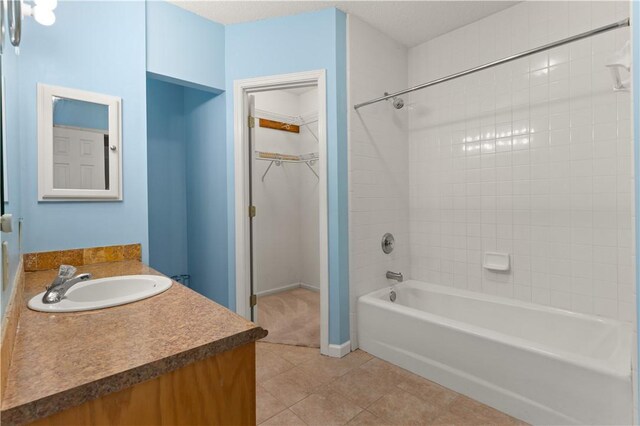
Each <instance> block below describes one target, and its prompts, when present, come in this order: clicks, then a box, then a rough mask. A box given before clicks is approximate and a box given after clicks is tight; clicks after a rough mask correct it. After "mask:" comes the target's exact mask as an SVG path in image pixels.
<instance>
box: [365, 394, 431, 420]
mask: <svg viewBox="0 0 640 426" xmlns="http://www.w3.org/2000/svg"><path fill="white" fill-rule="evenodd" d="M367 409H368V410H369V411H371V412H372V413H373V414H375V415H376V416H378V417H381V418H383V419H384V420H385V421H388V422H389V423H390V424H397V425H428V424H429V422H430V421H431V420H433V419H435V418H436V417H438V415H439V414H440V412H438V411H435V410H434V407H432V406H429V405H427V404H425V403H424V402H423V401H422V400H421V399H419V398H418V397H416V396H413V395H411V394H410V393H408V392H405V391H403V390H402V389H397V390H395V391H394V392H392V393H390V394H387V395H385V396H383V397H382V398H380V399H379V400H377V401H376V402H374V403H373V404H371V405H370V406H369V407H368V408H367Z"/></svg>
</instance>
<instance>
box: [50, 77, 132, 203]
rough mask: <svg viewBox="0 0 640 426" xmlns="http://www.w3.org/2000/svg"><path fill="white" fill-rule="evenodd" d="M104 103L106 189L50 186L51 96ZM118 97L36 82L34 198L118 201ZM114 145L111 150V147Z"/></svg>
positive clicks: (119, 120) (120, 138)
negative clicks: (105, 121) (35, 189)
mask: <svg viewBox="0 0 640 426" xmlns="http://www.w3.org/2000/svg"><path fill="white" fill-rule="evenodd" d="M54 96H55V97H60V98H67V99H76V100H79V101H86V102H93V103H96V104H102V105H107V106H108V108H109V145H110V147H111V149H109V150H108V152H109V182H110V185H109V186H110V188H109V189H56V188H54V187H53V102H52V99H53V97H54ZM121 104H122V100H121V98H119V97H116V96H109V95H103V94H100V93H93V92H85V91H83V90H77V89H70V88H67V87H57V86H49V85H46V84H40V83H38V201H84V200H87V201H89V200H91V201H119V200H122V143H121V142H122V119H121V110H122V108H121ZM114 147H115V149H114Z"/></svg>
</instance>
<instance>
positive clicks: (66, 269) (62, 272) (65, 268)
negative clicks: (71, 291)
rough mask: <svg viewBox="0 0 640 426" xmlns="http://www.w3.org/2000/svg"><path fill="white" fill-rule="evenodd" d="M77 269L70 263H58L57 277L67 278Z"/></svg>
mask: <svg viewBox="0 0 640 426" xmlns="http://www.w3.org/2000/svg"><path fill="white" fill-rule="evenodd" d="M77 271H78V270H77V269H76V267H75V266H72V265H60V268H58V277H62V278H65V279H69V278H71V277H73V276H74V275H75V274H76V272H77Z"/></svg>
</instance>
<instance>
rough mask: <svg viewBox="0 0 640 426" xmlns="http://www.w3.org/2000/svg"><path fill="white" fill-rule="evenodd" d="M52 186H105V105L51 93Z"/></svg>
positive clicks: (85, 187) (106, 143)
mask: <svg viewBox="0 0 640 426" xmlns="http://www.w3.org/2000/svg"><path fill="white" fill-rule="evenodd" d="M52 102H53V159H52V160H53V187H54V188H55V189H103V190H107V189H109V107H108V106H107V105H102V104H97V103H93V102H87V101H81V100H77V99H67V98H61V97H57V96H53V99H52Z"/></svg>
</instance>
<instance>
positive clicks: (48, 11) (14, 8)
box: [0, 0, 58, 47]
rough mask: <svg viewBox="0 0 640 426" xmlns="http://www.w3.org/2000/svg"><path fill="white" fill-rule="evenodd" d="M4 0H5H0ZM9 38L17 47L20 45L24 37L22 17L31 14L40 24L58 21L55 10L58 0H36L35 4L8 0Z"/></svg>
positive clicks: (48, 24) (46, 24) (22, 0)
mask: <svg viewBox="0 0 640 426" xmlns="http://www.w3.org/2000/svg"><path fill="white" fill-rule="evenodd" d="M0 1H2V2H4V0H0ZM6 2H7V21H8V27H9V39H10V41H11V44H12V45H14V46H15V47H18V46H20V39H21V37H22V19H23V18H24V17H25V16H31V17H32V18H33V19H35V21H36V22H37V23H39V24H40V25H45V26H50V25H53V24H54V23H55V22H56V14H55V13H54V12H53V11H54V10H55V8H56V7H57V6H58V0H35V1H34V2H33V4H29V3H26V2H24V0H6Z"/></svg>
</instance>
